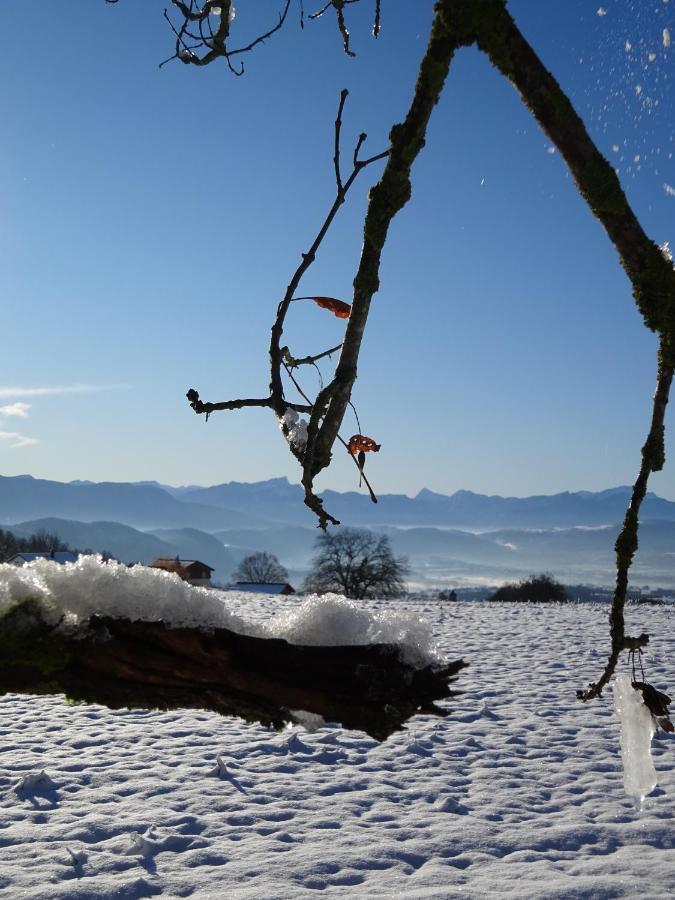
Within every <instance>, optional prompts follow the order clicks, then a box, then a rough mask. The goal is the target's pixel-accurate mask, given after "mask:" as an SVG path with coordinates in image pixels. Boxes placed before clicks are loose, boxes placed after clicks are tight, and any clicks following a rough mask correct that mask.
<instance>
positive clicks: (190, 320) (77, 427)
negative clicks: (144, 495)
mask: <svg viewBox="0 0 675 900" xmlns="http://www.w3.org/2000/svg"><path fill="white" fill-rule="evenodd" d="M164 5H165V4H164V2H159V0H157V2H156V0H147V2H144V3H138V2H133V0H120V2H119V3H118V4H116V5H108V4H105V3H104V2H103V0H89V2H88V3H86V4H79V5H77V7H76V6H75V5H74V4H72V2H70V0H50V2H46V0H41V2H38V3H37V4H32V5H31V13H30V16H29V21H28V22H27V20H26V15H25V10H24V9H22V7H21V4H9V5H8V7H7V9H5V10H3V12H4V17H5V18H4V20H3V22H4V27H5V29H6V31H7V33H8V34H15V35H17V36H19V35H21V34H25V31H26V28H27V27H29V28H30V42H29V43H27V42H26V41H25V40H23V39H19V37H17V40H16V41H12V42H9V44H8V46H6V47H5V49H4V52H3V58H2V61H1V62H0V71H1V72H2V84H3V86H4V90H3V91H2V93H1V94H0V104H1V106H2V119H3V122H4V125H5V127H4V129H3V136H2V138H1V139H0V195H1V196H2V203H1V205H0V240H1V245H2V264H1V265H0V290H1V292H2V295H3V297H4V298H5V302H4V304H3V313H4V321H3V328H2V353H1V354H0V472H1V473H2V474H5V475H15V474H21V473H30V474H33V475H35V476H38V477H46V478H54V479H58V480H70V479H75V478H88V479H92V480H96V481H104V480H106V481H131V480H141V479H158V480H160V481H165V482H168V483H173V484H190V483H199V484H213V483H219V482H222V481H230V480H238V481H254V480H259V479H264V478H270V477H276V476H280V475H287V476H288V477H289V478H290V479H291V480H292V481H297V480H298V469H297V463H296V462H295V460H294V459H293V458H292V457H291V456H290V455H289V454H288V452H287V450H286V447H285V443H284V441H283V439H282V437H281V435H280V433H279V431H278V428H277V425H276V422H275V420H274V418H273V416H272V415H271V413H270V412H269V411H266V410H244V411H240V412H233V413H220V414H217V415H214V416H213V417H212V418H211V419H210V421H209V423H208V424H207V425H206V424H205V423H204V419H203V417H200V418H198V417H196V416H195V415H194V413H193V412H192V411H191V410H190V408H189V407H188V405H187V402H186V401H185V397H184V395H185V391H186V390H187V388H190V387H195V388H197V389H198V390H199V391H200V393H201V396H202V398H203V399H209V400H219V399H230V398H233V397H238V396H263V395H265V394H266V392H267V383H268V368H267V346H268V333H269V328H270V326H271V324H272V320H273V316H274V311H275V308H276V304H277V302H278V300H279V298H280V297H281V296H282V295H283V292H284V289H285V286H286V284H287V283H288V280H289V278H290V276H291V274H292V272H293V270H294V269H295V267H296V265H297V263H298V261H299V254H300V253H301V252H302V251H303V250H305V249H306V248H307V246H308V245H309V243H311V240H312V238H313V236H314V234H315V232H316V230H317V229H318V227H319V225H320V223H321V221H322V220H323V217H324V215H325V212H326V211H327V209H328V208H329V206H330V203H331V202H332V199H333V190H334V181H333V177H334V176H333V170H332V158H331V157H332V140H333V130H332V129H333V120H334V117H335V111H336V107H337V100H338V96H339V91H340V89H341V88H343V87H347V88H348V89H349V90H350V97H349V100H348V103H347V108H346V111H345V116H344V129H343V130H344V138H345V144H346V146H349V145H350V144H351V142H352V141H353V140H354V138H355V136H356V135H357V134H358V133H359V132H360V131H366V132H367V133H368V135H369V138H368V143H367V148H368V149H369V150H371V151H372V152H373V153H375V152H378V151H379V150H382V149H384V148H385V147H386V135H387V133H388V131H389V128H390V126H391V125H392V124H393V123H394V122H396V121H399V120H400V119H401V118H402V116H403V115H404V114H405V111H406V109H407V105H408V102H409V99H410V96H411V92H412V85H413V83H414V78H415V73H416V70H417V66H418V63H419V59H420V57H421V54H422V52H423V49H424V45H425V36H426V34H427V32H428V27H429V23H430V21H431V7H432V4H431V3H430V2H429V3H427V2H426V0H424V2H423V0H417V2H415V3H409V4H405V5H403V4H398V3H392V2H387V0H384V2H383V4H382V6H383V22H382V33H381V36H380V38H379V39H378V40H377V41H375V40H373V39H372V37H371V36H370V26H371V21H370V19H371V15H372V4H371V3H370V2H369V0H362V3H361V4H360V5H353V6H350V7H349V21H350V30H351V34H352V41H353V47H354V49H355V50H356V51H357V54H358V55H357V57H356V59H348V58H346V57H345V56H344V55H343V53H342V52H341V43H340V39H339V35H338V33H337V30H336V28H335V24H334V19H333V17H331V16H330V15H328V14H327V15H325V16H324V17H323V18H322V19H320V20H318V21H315V22H306V25H305V29H304V31H301V30H300V28H299V24H298V19H299V14H298V10H299V4H297V3H294V5H293V7H292V10H291V13H290V15H289V21H288V23H287V25H286V27H285V28H284V30H283V31H282V32H280V33H279V34H277V35H275V36H274V38H273V39H271V40H270V41H268V42H267V44H266V45H265V46H264V47H261V48H258V50H257V51H256V52H254V53H253V54H251V55H249V56H248V57H247V58H246V74H245V75H244V76H243V77H241V78H235V77H233V76H232V75H230V74H229V73H228V72H227V70H226V67H225V66H224V65H218V64H213V65H211V66H210V67H208V68H206V69H195V68H193V67H188V66H183V65H181V64H179V63H173V64H171V65H167V66H165V67H164V68H162V69H161V70H160V69H159V68H158V65H157V64H158V63H159V62H160V61H161V60H162V59H164V58H165V57H166V56H168V55H169V54H170V53H171V50H172V42H171V35H170V33H169V32H168V30H167V27H166V25H165V23H164V21H163V19H162V11H163V8H164ZM305 5H306V6H307V4H305ZM238 7H239V8H238V9H237V18H236V19H235V23H234V25H233V30H232V35H233V39H234V38H235V36H238V35H241V40H242V42H245V41H246V40H248V39H249V38H250V36H252V35H254V34H255V33H256V30H257V29H259V28H260V25H261V24H262V25H263V26H264V27H267V25H268V23H271V22H273V21H274V20H275V18H276V15H277V12H278V10H279V9H280V7H281V0H265V2H262V0H261V2H259V3H256V4H255V5H253V4H250V3H245V2H243V0H242V2H240V3H239V4H238ZM253 7H254V11H253V12H251V9H252V8H253ZM307 9H308V11H309V6H307ZM509 9H510V10H511V12H512V14H513V15H514V17H515V18H516V21H517V22H518V23H519V25H520V26H521V28H522V29H523V31H524V33H525V35H526V36H527V38H528V39H529V40H530V42H531V43H532V44H533V45H534V47H535V49H536V50H537V52H538V53H539V55H540V56H541V57H542V59H543V61H544V62H545V64H546V65H547V66H548V67H549V68H550V69H551V70H552V71H553V73H554V74H555V75H556V77H557V78H558V79H559V81H560V82H561V83H562V85H563V87H564V88H565V89H567V90H568V91H569V92H570V95H571V98H572V100H573V102H574V104H575V106H576V108H577V110H578V111H579V113H580V114H581V115H582V117H583V118H584V120H585V121H586V122H587V124H588V126H589V128H590V130H591V133H592V135H593V137H594V138H595V139H596V141H597V142H598V144H599V147H600V149H601V151H602V152H603V153H604V154H605V155H606V156H607V157H608V158H610V159H611V160H612V162H613V163H614V165H616V167H617V169H618V171H619V174H620V177H621V180H622V183H623V185H624V187H625V189H626V191H627V194H628V197H629V199H630V201H631V203H632V204H633V206H634V209H635V211H636V213H637V214H638V216H639V217H640V219H641V221H642V223H643V225H644V226H645V228H646V230H647V232H648V234H649V235H650V236H651V237H653V238H654V239H655V240H656V241H657V242H658V243H663V242H664V241H670V243H671V246H675V159H674V158H673V153H674V152H675V144H674V136H673V134H674V123H675V110H674V109H673V96H672V83H673V74H674V67H673V61H674V59H675V57H674V56H673V53H675V50H674V49H673V48H672V47H670V46H665V45H666V44H667V43H668V41H667V40H666V39H665V38H664V29H666V34H669V33H675V0H670V2H664V0H648V2H644V3H643V2H637V0H636V2H632V3H631V2H626V0H620V2H619V0H617V2H612V0H604V2H603V3H602V4H600V3H599V2H586V0H548V2H546V3H541V2H538V0H512V2H510V3H509ZM598 10H602V11H603V13H604V14H598ZM552 149H553V148H551V146H550V143H549V141H548V140H547V139H546V136H545V135H544V134H543V133H542V132H541V131H540V130H539V128H538V127H537V125H536V124H535V123H534V121H533V120H532V119H531V118H530V116H529V114H528V113H527V111H526V110H525V108H524V107H523V106H522V104H521V103H520V100H519V99H518V97H517V95H516V93H515V92H514V91H513V89H512V88H511V87H510V86H509V85H508V84H507V83H506V82H505V81H504V80H503V79H501V78H500V77H499V75H498V74H497V73H496V72H495V71H494V70H493V69H492V68H491V67H490V65H489V63H488V62H487V61H486V60H485V59H484V58H483V57H481V56H480V55H479V54H478V53H477V52H476V51H474V50H465V51H463V52H461V53H460V54H458V55H457V57H456V58H455V61H454V62H453V64H452V66H451V70H450V76H449V79H448V82H447V84H446V88H445V92H444V94H443V97H442V100H441V102H440V104H439V106H438V107H437V109H436V110H435V112H434V116H433V120H432V124H431V128H430V132H429V136H428V141H427V147H426V148H425V150H424V152H423V154H422V155H421V157H420V158H419V160H418V162H417V164H416V166H415V169H414V172H413V199H412V201H411V202H410V203H409V204H408V206H407V207H406V208H405V209H404V210H403V212H402V213H401V214H400V215H399V217H398V218H397V219H396V221H395V223H394V225H393V227H392V230H391V238H390V241H389V243H388V244H387V247H386V249H385V253H384V255H383V268H382V279H381V289H380V291H379V293H378V295H377V296H376V298H375V300H374V303H373V307H372V312H371V316H370V320H369V326H368V331H367V334H366V338H365V341H364V347H363V353H362V357H361V363H360V368H359V378H358V381H357V384H356V388H355V392H354V400H355V403H356V405H357V409H358V411H359V415H360V419H361V424H362V426H363V430H364V432H365V433H366V434H369V435H372V436H373V437H374V438H375V439H376V440H377V441H378V442H381V443H382V451H381V452H380V453H379V454H378V455H377V456H376V457H373V459H372V461H371V462H370V474H371V477H372V480H373V485H374V487H375V489H376V490H377V491H379V492H382V493H384V492H400V493H407V494H414V493H416V492H417V491H418V490H419V489H420V488H422V487H429V488H431V489H433V490H436V491H442V492H445V493H451V492H452V491H454V490H457V489H460V488H468V489H472V490H475V491H479V492H484V493H499V494H508V495H525V494H532V493H552V492H556V491H562V490H581V489H588V490H598V489H602V488H605V487H610V486H613V485H616V484H624V483H629V482H631V481H632V480H633V478H634V475H635V472H636V470H637V465H638V462H639V449H640V446H641V445H642V442H643V439H644V436H645V433H646V429H647V426H648V421H649V414H650V410H649V403H650V398H651V393H652V390H653V384H654V378H655V347H656V341H655V338H654V336H653V335H652V334H651V333H649V332H648V331H647V330H646V329H645V327H644V325H643V324H642V320H641V318H640V316H639V315H638V313H637V312H636V310H635V307H634V304H633V300H632V298H631V294H630V287H629V284H628V281H627V279H626V277H625V275H624V274H623V271H622V270H621V268H620V266H619V264H618V260H617V257H616V253H615V251H614V248H613V247H612V246H611V244H610V243H609V241H608V239H607V238H606V236H605V234H604V232H603V231H602V229H601V227H600V225H599V224H598V223H597V222H596V221H595V220H594V219H593V217H592V216H591V214H590V213H589V212H588V210H587V209H586V207H585V205H584V203H583V202H582V201H581V200H580V198H579V197H578V196H577V194H576V191H575V189H574V186H573V184H572V182H571V179H570V178H569V176H568V174H567V171H566V169H565V166H564V164H563V162H562V160H561V158H560V156H559V155H558V154H557V153H554V152H551V151H552ZM378 174H379V169H377V167H372V168H371V169H370V170H367V171H366V172H364V173H363V174H362V175H361V176H360V180H359V181H358V182H357V184H356V186H355V188H354V189H353V192H352V195H351V197H350V199H349V201H348V203H347V204H346V205H345V207H343V210H342V211H341V212H340V215H339V218H338V220H337V222H336V224H335V227H334V228H333V230H332V232H331V233H330V235H329V237H328V239H327V241H326V242H325V244H324V245H323V247H322V249H321V251H320V255H319V257H318V259H317V262H316V264H315V265H314V266H313V267H312V269H311V270H310V272H309V273H308V275H307V276H306V278H305V280H304V281H303V283H302V285H301V288H302V290H301V293H302V294H312V293H316V294H326V295H330V296H335V297H340V298H343V299H345V300H347V301H349V300H350V299H351V282H352V279H353V277H354V272H355V269H356V265H357V262H358V255H359V250H360V243H361V222H362V217H363V212H364V209H365V203H366V194H367V190H368V188H369V186H370V185H371V184H372V183H373V182H374V180H375V179H376V178H377V175H378ZM342 328H343V323H342V322H341V320H338V319H335V318H334V317H332V316H331V315H330V314H328V313H326V312H325V311H322V310H319V309H318V308H315V307H314V306H313V304H309V303H304V304H297V306H296V307H295V308H294V309H293V310H292V315H291V317H290V320H289V322H288V329H287V333H286V337H287V339H288V342H289V343H290V346H291V348H292V350H293V351H294V352H296V354H297V355H305V354H308V353H315V352H318V351H320V350H322V349H325V348H327V347H329V346H332V345H333V344H336V343H338V342H339V340H340V337H341V333H342ZM325 374H326V375H328V374H329V371H328V369H326V370H325ZM303 375H304V383H305V384H306V385H307V387H308V388H309V389H311V388H312V387H315V386H316V380H315V379H314V378H313V376H312V374H311V373H303ZM674 417H675V414H674V413H673V411H672V410H671V412H670V414H669V421H668V424H669V428H670V431H671V432H673V431H674V430H675V421H674ZM355 431H357V428H356V425H355V423H354V422H353V421H352V420H351V419H349V418H348V419H346V420H345V425H344V427H343V434H344V436H345V437H348V436H349V435H350V434H351V433H353V432H355ZM667 449H668V451H669V453H670V455H671V456H672V455H673V454H674V453H675V439H674V438H673V437H672V436H671V437H670V438H669V440H668V444H667ZM674 473H675V463H674V462H673V461H669V462H668V464H667V467H666V470H665V472H664V473H662V474H660V475H659V476H657V477H654V479H653V487H654V489H655V490H657V491H658V492H659V493H661V494H662V495H664V496H667V497H670V498H673V499H675V475H674ZM319 487H332V488H335V489H338V490H348V489H354V488H355V487H356V485H355V481H354V469H353V466H352V465H351V464H350V462H349V460H348V459H347V458H346V455H345V456H344V457H343V455H342V453H341V452H340V451H339V450H336V461H335V463H334V465H333V466H332V468H331V469H330V470H329V471H328V472H327V473H325V474H324V475H322V476H321V478H320V480H319Z"/></svg>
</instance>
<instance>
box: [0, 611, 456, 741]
mask: <svg viewBox="0 0 675 900" xmlns="http://www.w3.org/2000/svg"><path fill="white" fill-rule="evenodd" d="M0 652H1V657H0V693H27V694H52V693H63V694H65V695H66V697H67V698H69V699H70V700H75V701H82V702H86V703H99V704H102V705H104V706H108V707H110V708H112V709H118V708H122V707H129V708H137V707H142V708H152V709H177V708H195V709H206V710H212V711H214V712H217V713H220V714H221V715H225V716H238V717H240V718H243V719H246V720H247V721H250V722H260V723H262V724H263V725H267V726H273V727H275V728H281V727H283V726H284V725H285V724H287V723H289V722H301V721H302V719H303V716H302V714H301V713H302V712H310V713H314V714H316V715H319V716H321V717H322V718H323V719H325V720H326V721H328V722H339V723H341V725H342V726H343V727H344V728H350V729H360V730H362V731H365V732H366V733H367V734H369V735H371V736H372V737H373V738H375V739H377V740H385V739H386V738H387V737H389V736H390V735H391V734H392V733H393V732H395V731H397V730H399V729H400V728H402V727H403V725H404V724H405V723H406V722H407V721H408V719H410V717H411V716H413V715H415V714H417V713H423V714H426V715H437V716H445V715H447V714H448V711H447V710H446V709H444V708H442V707H439V706H437V705H436V701H438V700H444V699H448V698H450V697H452V696H454V694H455V693H456V692H453V691H452V690H451V689H450V684H451V682H453V681H454V680H455V678H456V675H457V673H458V672H459V670H460V669H462V668H463V667H464V666H465V665H466V664H465V663H464V662H463V661H462V660H456V661H454V662H451V663H449V664H446V665H440V664H438V665H435V666H434V665H427V666H425V667H424V668H416V667H415V666H413V665H411V664H410V663H408V662H406V661H405V660H404V659H403V657H402V655H401V651H400V648H399V647H397V646H396V645H392V644H369V645H350V646H330V647H324V646H299V645H294V644H290V643H288V642H287V641H285V640H281V639H278V638H260V637H251V636H249V635H243V634H238V633H236V632H234V631H231V630H229V629H227V628H209V629H200V628H185V627H169V626H167V625H166V624H165V623H163V622H148V621H131V620H130V619H123V618H112V617H107V616H91V617H90V618H89V619H87V620H85V621H82V622H79V623H78V624H77V625H68V624H67V622H66V621H64V620H61V621H60V622H58V623H57V624H50V623H49V622H47V621H46V620H45V617H44V610H43V607H42V605H41V604H40V602H39V601H37V600H34V599H31V598H29V599H26V600H23V601H21V602H20V603H18V604H16V605H15V606H13V607H12V608H11V609H10V610H9V611H8V612H7V613H6V614H5V615H4V616H3V617H2V618H0Z"/></svg>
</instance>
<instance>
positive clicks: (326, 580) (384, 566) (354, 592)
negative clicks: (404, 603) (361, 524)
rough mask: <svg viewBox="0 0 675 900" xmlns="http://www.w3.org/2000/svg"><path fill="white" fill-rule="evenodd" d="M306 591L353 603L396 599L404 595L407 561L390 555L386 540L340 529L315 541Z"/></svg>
mask: <svg viewBox="0 0 675 900" xmlns="http://www.w3.org/2000/svg"><path fill="white" fill-rule="evenodd" d="M316 548H317V551H318V552H317V554H316V556H315V557H314V559H313V560H312V571H311V572H310V574H309V575H308V576H307V578H306V579H305V583H304V589H305V590H306V591H316V592H318V593H323V592H325V591H335V592H336V593H340V594H344V595H345V597H350V598H352V599H353V600H366V599H370V598H373V597H398V596H400V595H401V594H403V593H404V592H405V587H406V585H405V580H404V579H405V577H406V575H407V574H408V572H409V567H408V561H407V560H406V559H405V558H404V557H402V556H399V557H396V556H394V554H393V552H392V549H391V545H390V543H389V538H388V537H387V536H386V535H384V534H383V535H380V536H377V535H375V534H373V532H372V531H368V529H366V528H343V529H341V530H340V531H337V532H334V533H328V532H324V533H323V534H321V535H320V536H319V537H318V538H317V542H316Z"/></svg>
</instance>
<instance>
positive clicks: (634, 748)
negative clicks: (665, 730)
mask: <svg viewBox="0 0 675 900" xmlns="http://www.w3.org/2000/svg"><path fill="white" fill-rule="evenodd" d="M614 708H615V710H616V713H617V715H618V717H619V719H620V721H621V759H622V760H623V784H624V787H625V789H626V793H627V794H632V795H633V796H635V797H639V798H640V799H641V800H643V799H644V798H645V797H646V795H647V794H651V792H652V791H653V790H654V788H655V787H656V769H655V768H654V762H653V760H652V753H651V745H652V737H653V736H654V720H653V719H652V716H651V713H650V712H649V710H648V709H647V707H646V706H645V704H644V700H643V699H642V694H641V693H640V692H639V691H637V690H635V688H634V687H633V686H632V683H631V677H630V675H627V674H626V673H622V674H621V675H619V676H617V678H616V679H615V680H614Z"/></svg>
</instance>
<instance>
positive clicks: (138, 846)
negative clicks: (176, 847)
mask: <svg viewBox="0 0 675 900" xmlns="http://www.w3.org/2000/svg"><path fill="white" fill-rule="evenodd" d="M129 839H130V841H131V843H130V846H129V847H127V849H126V850H125V851H124V855H125V856H150V855H151V854H152V853H154V852H155V851H156V850H157V844H158V835H157V832H156V831H155V826H154V825H151V826H150V827H149V828H148V829H147V830H146V831H145V832H144V833H143V834H140V833H139V832H138V831H134V832H132V833H131V834H130V835H129Z"/></svg>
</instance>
